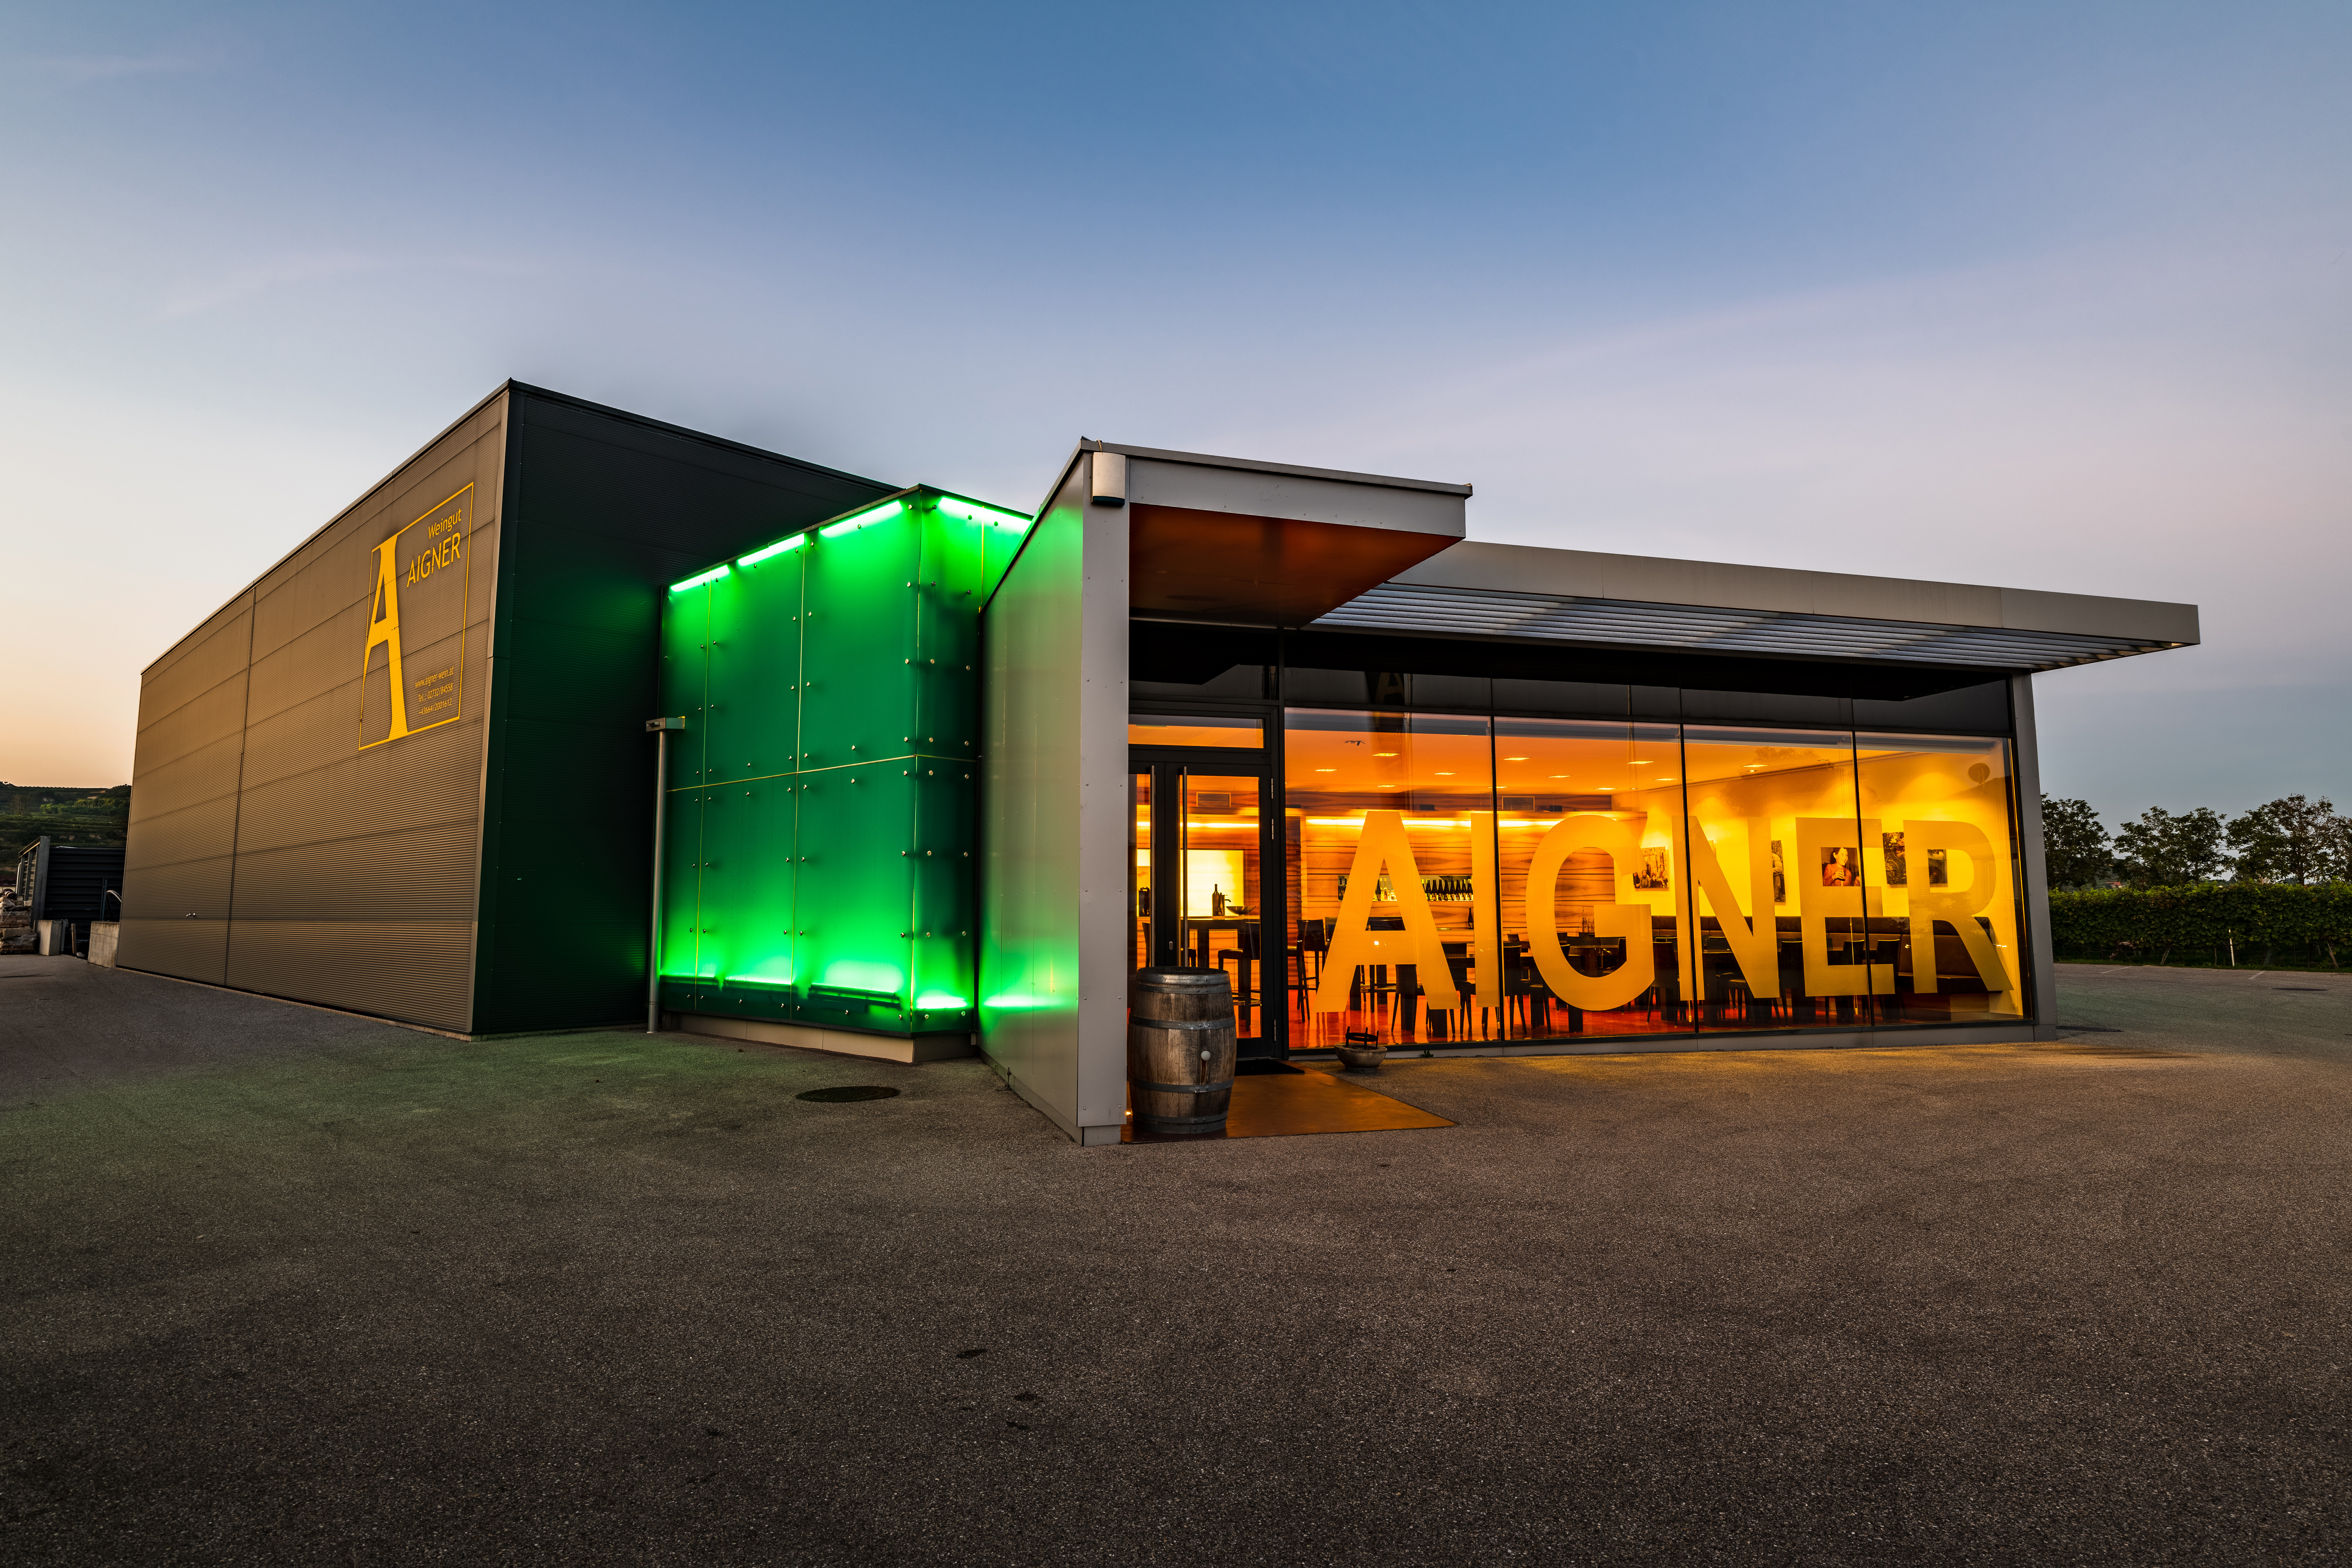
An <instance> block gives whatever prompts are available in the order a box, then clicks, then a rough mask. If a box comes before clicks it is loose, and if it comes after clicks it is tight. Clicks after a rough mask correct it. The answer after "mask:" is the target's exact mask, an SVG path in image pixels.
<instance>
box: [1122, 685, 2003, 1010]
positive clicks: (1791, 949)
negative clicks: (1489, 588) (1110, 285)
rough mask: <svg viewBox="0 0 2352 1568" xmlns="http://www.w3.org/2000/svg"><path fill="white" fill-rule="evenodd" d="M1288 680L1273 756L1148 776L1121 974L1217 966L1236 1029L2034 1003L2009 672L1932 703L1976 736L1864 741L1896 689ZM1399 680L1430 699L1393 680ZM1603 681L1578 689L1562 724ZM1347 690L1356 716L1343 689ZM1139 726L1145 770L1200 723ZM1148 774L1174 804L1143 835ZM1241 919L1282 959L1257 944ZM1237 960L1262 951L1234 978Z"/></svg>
mask: <svg viewBox="0 0 2352 1568" xmlns="http://www.w3.org/2000/svg"><path fill="white" fill-rule="evenodd" d="M1292 673H1293V672H1291V671H1288V670H1281V669H1276V670H1270V671H1269V672H1268V679H1269V683H1270V684H1271V683H1272V682H1273V681H1275V680H1276V679H1279V681H1280V687H1279V689H1281V690H1282V691H1283V693H1284V694H1285V695H1286V696H1288V697H1293V698H1296V697H1297V696H1302V695H1309V694H1311V695H1312V696H1314V697H1316V698H1319V699H1324V700H1320V701H1313V702H1304V703H1302V702H1298V701H1296V700H1293V701H1291V702H1289V703H1287V704H1286V705H1282V706H1280V707H1276V706H1275V705H1273V704H1268V705H1267V711H1266V714H1265V718H1266V721H1267V724H1268V729H1267V731H1266V734H1265V742H1264V744H1263V747H1262V748H1260V747H1257V746H1256V745H1255V733H1256V731H1255V726H1254V725H1251V724H1249V723H1248V722H1247V721H1243V722H1240V723H1234V721H1220V722H1221V723H1223V724H1225V725H1226V726H1228V727H1229V728H1231V729H1233V730H1234V731H1237V732H1238V733H1239V734H1245V735H1249V736H1251V737H1252V740H1251V741H1250V742H1244V743H1245V744H1250V745H1252V747H1253V749H1255V750H1257V752H1258V754H1257V755H1255V756H1249V757H1248V758H1247V760H1246V761H1244V760H1242V759H1241V758H1239V757H1234V752H1225V753H1224V754H1225V756H1227V757H1229V758H1233V759H1234V760H1233V761H1231V762H1226V763H1221V762H1218V761H1216V760H1214V757H1213V753H1207V752H1197V751H1196V752H1192V753H1190V760H1189V761H1188V762H1187V763H1185V764H1184V765H1183V767H1181V768H1176V767H1173V766H1171V764H1169V763H1165V762H1163V763H1162V764H1161V765H1160V768H1159V769H1158V770H1157V771H1139V773H1138V776H1137V782H1136V788H1137V822H1138V838H1137V861H1136V863H1137V866H1138V886H1139V889H1140V891H1139V904H1138V926H1137V938H1136V952H1137V955H1138V959H1139V962H1140V961H1143V960H1145V959H1146V958H1147V957H1148V956H1150V954H1151V953H1153V952H1160V954H1161V960H1160V961H1162V962H1166V961H1168V960H1169V959H1171V958H1172V959H1173V961H1174V962H1178V963H1200V964H1203V965H1207V964H1212V963H1217V964H1222V965H1223V966H1224V967H1226V968H1228V969H1232V970H1234V972H1235V981H1236V989H1237V994H1240V995H1243V996H1244V998H1245V1004H1244V1005H1245V1006H1246V1007H1247V1008H1248V1009H1251V1010H1252V1014H1251V1016H1250V1018H1249V1022H1248V1023H1247V1024H1246V1025H1245V1026H1244V1035H1245V1036H1248V1035H1253V1034H1255V1035H1258V1036H1261V1037H1263V1039H1264V1041H1265V1045H1266V1047H1268V1048H1278V1047H1287V1048H1289V1049H1294V1050H1317V1049H1326V1048H1329V1047H1333V1046H1337V1045H1339V1044H1341V1043H1343V1042H1345V1041H1349V1040H1350V1039H1353V1040H1357V1041H1361V1042H1366V1043H1370V1042H1377V1043H1380V1044H1383V1045H1387V1046H1390V1047H1402V1046H1412V1047H1430V1048H1435V1049H1445V1048H1448V1047H1465V1046H1476V1045H1486V1044H1510V1043H1520V1042H1544V1041H1556V1042H1559V1043H1561V1044H1572V1043H1583V1042H1586V1041H1597V1040H1598V1039H1601V1038H1605V1037H1616V1036H1645V1037H1654V1036H1706V1035H1721V1034H1725V1033H1737V1034H1742V1035H1755V1034H1770V1033H1775V1032H1796V1031H1806V1030H1835V1031H1852V1030H1854V1029H1857V1028H1873V1029H1875V1028H1889V1027H1903V1026H1927V1025H1937V1026H1948V1025H1953V1024H1967V1023H1972V1022H1976V1023H1991V1022H1997V1021H2004V1020H2007V1021H2015V1020H2019V1019H2022V1018H2024V1017H2025V1016H2028V1014H2029V1013H2030V1011H2031V1004H2030V1002H2029V1000H2028V993H2027V989H2026V987H2027V984H2028V977H2027V975H2026V973H2025V963H2024V959H2023V952H2024V936H2023V931H2022V927H2021V908H2022V903H2023V879H2022V869H2021V861H2020V858H2019V855H2018V847H2017V837H2016V828H2015V822H2016V803H2015V798H2014V791H2013V789H2012V773H2013V769H2012V766H2011V743H2010V740H2009V738H2008V736H2007V735H2006V733H2004V732H1993V731H1996V730H1997V731H2006V730H2007V727H2008V726H2007V711H2006V700H2005V693H2004V691H2003V689H2002V688H2001V687H2000V685H1999V684H1998V683H1994V684H1992V685H1990V686H1988V687H1983V688H1979V689H1975V691H1974V695H1973V696H1971V695H1969V693H1965V692H1963V693H1957V694H1953V693H1948V694H1941V695H1939V696H1937V697H1936V698H1933V699H1930V700H1928V701H1929V702H1930V703H1932V704H1933V706H1932V708H1926V707H1925V705H1923V708H1924V709H1925V710H1924V711H1923V714H1922V717H1923V718H1924V720H1925V722H1926V723H1937V722H1939V721H1948V720H1950V719H1951V718H1953V717H1955V716H1958V717H1961V718H1962V719H1963V721H1974V722H1975V723H1976V724H1978V725H1979V727H1980V728H1982V729H1983V730H1985V731H1987V732H1985V733H1976V734H1970V733H1958V732H1951V731H1942V730H1928V729H1927V728H1925V727H1923V728H1922V729H1920V730H1919V731H1916V732H1915V731H1902V730H1896V729H1892V728H1889V729H1870V728H1864V727H1858V726H1857V724H1856V722H1855V721H1856V720H1857V719H1858V718H1859V717H1860V715H1859V714H1858V713H1857V710H1864V709H1867V710H1871V711H1870V717H1872V718H1878V717H1881V716H1885V717H1890V718H1897V717H1903V716H1905V714H1904V711H1903V710H1905V709H1906V706H1907V705H1906V703H1903V702H1899V701H1895V700H1873V701H1870V702H1868V703H1864V702H1859V701H1852V700H1843V699H1832V698H1819V697H1811V696H1807V697H1801V698H1799V699H1796V700H1785V701H1776V700H1773V699H1770V698H1769V697H1752V696H1748V695H1744V694H1743V695H1742V696H1741V698H1740V700H1738V702H1733V701H1730V700H1726V699H1725V697H1724V695H1723V694H1721V693H1712V692H1710V693H1699V694H1694V695H1695V696H1697V697H1699V698H1702V699H1704V700H1699V701H1692V702H1690V703H1688V704H1687V705H1686V707H1687V708H1688V709H1692V710H1698V711H1700V712H1702V713H1708V714H1712V713H1717V712H1724V711H1727V710H1730V711H1739V710H1746V711H1751V712H1757V713H1759V715H1770V714H1773V713H1774V712H1776V711H1780V712H1788V713H1790V715H1791V716H1792V718H1794V719H1795V720H1797V721H1795V722H1790V723H1786V724H1770V723H1760V722H1759V723H1727V722H1699V721H1694V720H1692V719H1690V718H1687V717H1685V718H1680V719H1676V718H1671V717H1666V716H1664V714H1662V713H1661V710H1664V712H1665V713H1671V712H1673V711H1674V710H1675V707H1677V706H1685V705H1683V704H1680V703H1679V702H1677V701H1676V700H1674V698H1675V693H1674V691H1673V689H1638V688H1637V689H1626V688H1616V689H1614V690H1615V691H1618V692H1625V691H1628V690H1632V691H1635V692H1640V693H1642V694H1643V700H1641V701H1639V702H1636V701H1633V700H1631V699H1630V698H1627V699H1625V700H1622V702H1621V703H1620V704H1617V705H1618V706H1620V710H1621V711H1622V712H1623V713H1625V714H1626V716H1625V717H1610V718H1598V717H1565V716H1563V717H1538V716H1533V715H1530V714H1528V713H1526V712H1524V711H1522V712H1519V713H1508V712H1498V711H1495V710H1493V709H1492V708H1489V709H1488V710H1487V711H1486V712H1483V713H1481V712H1466V711H1460V710H1455V711H1442V710H1440V711H1432V710H1421V709H1419V708H1415V707H1411V706H1392V707H1391V706H1381V705H1379V696H1380V689H1379V678H1377V677H1371V678H1368V677H1365V676H1362V675H1357V676H1355V677H1354V678H1353V682H1354V683H1353V685H1352V686H1350V685H1349V683H1348V682H1346V681H1343V680H1341V679H1338V678H1337V677H1335V676H1333V675H1332V674H1331V673H1330V672H1328V671H1307V672H1299V673H1304V674H1306V675H1307V677H1308V679H1306V680H1303V681H1294V680H1291V679H1288V677H1289V676H1290V675H1291V674H1292ZM1416 684H1417V685H1421V686H1423V687H1433V685H1434V683H1431V682H1406V683H1403V684H1396V683H1391V686H1390V688H1389V690H1390V691H1391V692H1409V691H1410V690H1411V687H1412V685H1416ZM1493 684H1494V686H1495V687H1496V688H1497V689H1502V688H1506V687H1508V686H1511V685H1513V684H1518V685H1525V686H1530V687H1532V686H1534V685H1537V684H1538V683H1536V682H1533V681H1528V682H1518V683H1513V682H1507V681H1504V680H1499V679H1498V680H1496V681H1495V682H1494V683H1493ZM1553 684H1556V685H1558V686H1559V687H1561V688H1562V689H1566V688H1567V687H1568V686H1569V684H1570V683H1553ZM1611 691H1612V689H1611V688H1607V687H1590V688H1582V689H1578V690H1577V692H1576V700H1577V705H1580V706H1588V707H1597V706H1601V705H1602V703H1603V702H1606V701H1607V700H1608V695H1609V693H1610V692H1611ZM1357 693H1365V694H1367V695H1371V696H1372V697H1373V699H1374V700H1373V702H1372V703H1370V704H1366V703H1365V702H1364V700H1363V698H1362V697H1356V701H1354V702H1351V703H1346V704H1342V703H1340V702H1338V701H1332V700H1330V699H1332V698H1338V697H1342V696H1356V694H1357ZM1596 694H1597V695H1596ZM1996 699H1998V700H1997V701H1996ZM1405 700H1406V701H1408V702H1410V701H1412V700H1413V698H1412V696H1407V697H1406V698H1405ZM1433 701H1435V702H1448V699H1447V698H1446V697H1433ZM1448 705H1449V706H1454V707H1456V708H1457V709H1458V708H1462V707H1467V706H1469V704H1467V703H1460V702H1450V703H1448ZM1560 705H1561V706H1567V705H1568V704H1567V703H1565V702H1563V703H1561V704H1560ZM1481 706H1484V704H1481ZM1996 716H1997V717H1998V720H1999V722H1998V724H1995V723H1991V722H1988V721H1989V720H1993V719H1995V718H1996ZM1837 718H1843V719H1844V720H1845V722H1843V723H1832V722H1822V721H1823V720H1833V719H1837ZM1136 724H1137V725H1138V728H1137V730H1136V731H1134V732H1135V734H1136V736H1137V738H1138V740H1139V742H1142V744H1139V749H1138V753H1137V754H1138V756H1139V758H1140V757H1143V756H1144V755H1145V754H1146V752H1145V746H1147V745H1150V743H1152V742H1158V743H1160V744H1162V745H1164V744H1165V743H1166V742H1167V741H1170V740H1174V741H1178V742H1180V743H1181V742H1183V741H1188V740H1189V741H1192V742H1194V743H1195V744H1197V743H1198V742H1199V741H1201V740H1203V739H1207V738H1208V737H1211V736H1213V735H1216V734H1217V732H1218V727H1217V725H1215V724H1211V723H1208V722H1204V721H1201V720H1198V719H1193V720H1189V721H1188V720H1183V719H1175V718H1169V717H1164V716H1153V715H1145V714H1139V715H1138V717H1137V719H1136ZM1220 738H1222V737H1220ZM1215 743H1216V742H1214V741H1211V742H1210V744H1212V745H1214V744H1215ZM1228 743H1230V742H1228ZM1179 754H1180V753H1178V752H1165V751H1152V752H1150V755H1151V756H1153V757H1158V758H1163V759H1164V758H1171V757H1175V756H1177V755H1179ZM1221 768H1222V769H1226V770H1229V773H1228V774H1226V775H1224V776H1220V775H1219V774H1218V773H1215V772H1214V771H1213V770H1217V769H1221ZM1244 773H1247V774H1248V775H1249V776H1248V777H1241V776H1238V775H1241V774H1244ZM1196 774H1197V775H1199V776H1197V777H1196V776H1194V775H1196ZM1155 783H1156V784H1158V786H1159V787H1160V790H1161V791H1162V794H1163V795H1164V796H1165V797H1166V798H1168V799H1170V800H1171V802H1173V801H1174V800H1175V799H1177V798H1178V796H1177V795H1176V793H1175V792H1176V791H1177V790H1178V789H1180V788H1181V790H1182V791H1183V795H1182V797H1181V798H1182V799H1183V803H1184V804H1183V810H1182V820H1181V824H1176V825H1171V826H1170V827H1169V828H1167V829H1164V830H1162V831H1161V832H1160V835H1159V836H1158V837H1156V838H1155V836H1154V833H1153V830H1152V827H1151V805H1150V803H1151V795H1152V790H1153V788H1154V785H1155ZM1203 795H1205V796H1206V798H1207V800H1208V802H1209V805H1210V807H1211V808H1212V809H1204V808H1203V807H1202V805H1201V799H1202V796H1203ZM1244 803H1246V806H1247V808H1248V816H1242V815H1241V813H1242V811H1243V809H1244ZM1213 808H1223V809H1222V810H1221V809H1213ZM1155 844H1156V845H1158V846H1159V847H1160V853H1161V855H1162V857H1163V858H1165V857H1167V856H1169V855H1171V854H1181V857H1182V863H1181V865H1176V866H1173V867H1172V868H1171V872H1170V873H1169V874H1168V875H1169V878H1170V879H1171V880H1176V879H1181V884H1182V891H1181V901H1182V911H1181V914H1179V913H1178V912H1177V911H1176V907H1175V904H1174V903H1173V902H1172V901H1170V902H1168V903H1167V908H1165V909H1164V910H1161V912H1160V923H1161V924H1162V925H1163V926H1168V927H1170V929H1171V932H1172V933H1173V934H1171V935H1169V936H1163V937H1162V938H1160V940H1159V941H1158V942H1156V943H1155V941H1154V939H1153V937H1152V935H1151V932H1150V929H1149V928H1150V923H1151V904H1152V900H1151V898H1150V890H1149V889H1150V881H1151V875H1150V858H1151V852H1152V848H1153V847H1154V845H1155ZM1218 857H1223V858H1218ZM1226 860H1230V861H1231V862H1232V864H1231V865H1230V866H1228V865H1227V864H1226V863H1225V862H1226ZM1196 862H1197V863H1196ZM1212 862H1214V863H1212ZM1228 883H1230V884H1232V885H1233V887H1234V888H1235V889H1239V890H1240V892H1241V897H1240V898H1239V899H1238V900H1234V898H1233V897H1232V895H1231V894H1228V895H1227V900H1226V902H1227V907H1226V908H1225V909H1222V910H1221V909H1214V908H1211V907H1209V906H1210V905H1213V904H1215V903H1216V902H1217V900H1216V897H1215V893H1214V892H1213V891H1212V892H1208V893H1205V894H1199V895H1198V896H1196V887H1195V885H1196V884H1205V885H1206V886H1207V887H1209V888H1211V889H1223V888H1224V887H1225V886H1226V884H1228ZM1202 898H1205V899H1206V900H1208V902H1207V904H1204V905H1203V907H1202V908H1201V909H1200V910H1194V909H1193V907H1192V906H1193V905H1194V904H1195V903H1198V902H1201V901H1202ZM1235 903H1238V905H1239V909H1238V911H1236V910H1234V907H1233V906H1234V904H1235ZM1250 921H1256V922H1263V923H1262V924H1259V925H1258V926H1257V927H1256V931H1253V933H1252V934H1253V935H1254V936H1255V935H1256V933H1257V931H1262V932H1263V933H1264V936H1265V938H1271V939H1273V940H1272V941H1266V940H1256V941H1251V942H1246V943H1244V942H1243V941H1242V940H1241V933H1240V925H1241V924H1242V923H1247V922H1250ZM1219 922H1223V923H1222V924H1221V923H1219ZM1244 947H1246V948H1247V950H1248V952H1249V959H1250V962H1249V963H1237V962H1236V960H1237V959H1239V958H1240V956H1241V953H1242V952H1243V950H1244ZM1244 970H1245V971H1247V975H1246V979H1245V978H1244V973H1243V972H1244Z"/></svg>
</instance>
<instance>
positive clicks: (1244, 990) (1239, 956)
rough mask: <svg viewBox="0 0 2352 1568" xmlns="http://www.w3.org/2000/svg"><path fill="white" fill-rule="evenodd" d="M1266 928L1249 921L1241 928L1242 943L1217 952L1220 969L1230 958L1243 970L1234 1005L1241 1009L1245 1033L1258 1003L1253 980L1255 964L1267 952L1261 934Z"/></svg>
mask: <svg viewBox="0 0 2352 1568" xmlns="http://www.w3.org/2000/svg"><path fill="white" fill-rule="evenodd" d="M1264 929H1265V928H1264V927H1262V926H1260V925H1259V924H1258V922H1257V921H1249V922H1247V923H1246V924H1244V925H1243V926H1242V928H1241V931H1240V936H1239V941H1240V942H1241V945H1240V946H1239V947H1228V948H1223V949H1221V950H1220V951H1219V952H1218V953H1217V967H1218V968H1219V969H1223V967H1224V966H1225V960H1227V959H1229V958H1230V959H1233V960H1234V962H1235V963H1236V965H1237V966H1238V967H1239V969H1240V971H1241V973H1239V974H1238V975H1237V976H1236V977H1235V981H1234V1006H1236V1007H1238V1008H1239V1009H1241V1015H1242V1025H1243V1029H1242V1032H1243V1033H1244V1034H1247V1033H1249V1027H1248V1025H1249V1015H1250V1012H1251V1010H1252V1009H1253V1008H1255V1007H1256V1005H1257V989H1256V987H1255V985H1253V984H1251V981H1252V980H1253V978H1254V977H1255V965H1256V964H1257V963H1259V962H1260V960H1261V958H1262V957H1263V955H1264V954H1265V938H1264V937H1263V936H1262V935H1260V934H1259V933H1260V932H1261V931H1263V930H1264Z"/></svg>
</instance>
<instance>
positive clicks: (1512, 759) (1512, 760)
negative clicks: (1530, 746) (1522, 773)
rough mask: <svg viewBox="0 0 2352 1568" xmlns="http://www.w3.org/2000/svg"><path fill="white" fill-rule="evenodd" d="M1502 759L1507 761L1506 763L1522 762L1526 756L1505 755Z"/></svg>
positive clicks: (1525, 759)
mask: <svg viewBox="0 0 2352 1568" xmlns="http://www.w3.org/2000/svg"><path fill="white" fill-rule="evenodd" d="M1503 761H1505V762H1507V763H1524V762H1526V761H1527V758H1525V757H1505V758H1504V759H1503Z"/></svg>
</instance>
